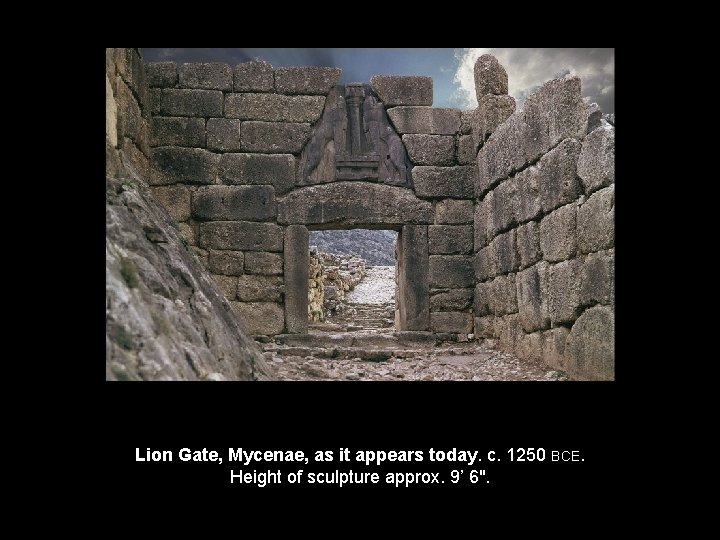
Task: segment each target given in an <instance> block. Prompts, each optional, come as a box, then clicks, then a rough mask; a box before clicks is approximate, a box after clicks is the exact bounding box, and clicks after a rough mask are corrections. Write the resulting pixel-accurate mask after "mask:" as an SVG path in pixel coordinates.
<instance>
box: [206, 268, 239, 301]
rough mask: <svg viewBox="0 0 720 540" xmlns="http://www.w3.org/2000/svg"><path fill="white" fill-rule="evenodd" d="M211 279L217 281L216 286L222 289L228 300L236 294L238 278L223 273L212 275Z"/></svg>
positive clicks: (232, 298)
mask: <svg viewBox="0 0 720 540" xmlns="http://www.w3.org/2000/svg"><path fill="white" fill-rule="evenodd" d="M212 278H213V281H214V282H215V283H217V286H218V287H219V288H220V290H221V291H222V293H223V295H225V298H227V299H228V300H234V299H235V296H236V295H237V282H238V278H237V277H235V276H223V275H215V274H213V275H212Z"/></svg>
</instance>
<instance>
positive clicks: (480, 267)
mask: <svg viewBox="0 0 720 540" xmlns="http://www.w3.org/2000/svg"><path fill="white" fill-rule="evenodd" d="M473 265H474V268H475V276H476V277H477V278H478V280H480V281H485V280H486V279H489V278H491V277H495V276H496V275H497V274H498V271H497V265H496V261H495V257H494V256H493V250H492V248H491V247H490V246H487V247H484V248H482V249H481V250H480V251H478V252H477V253H476V254H475V260H474V261H473Z"/></svg>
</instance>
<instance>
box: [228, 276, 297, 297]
mask: <svg viewBox="0 0 720 540" xmlns="http://www.w3.org/2000/svg"><path fill="white" fill-rule="evenodd" d="M237 287H238V288H237V299H238V300H241V301H243V302H282V300H283V295H284V292H285V288H284V287H283V278H282V277H280V276H259V275H252V274H246V275H242V276H240V277H239V278H238V286H237Z"/></svg>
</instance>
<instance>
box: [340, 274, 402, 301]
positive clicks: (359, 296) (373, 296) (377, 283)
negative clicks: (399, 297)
mask: <svg viewBox="0 0 720 540" xmlns="http://www.w3.org/2000/svg"><path fill="white" fill-rule="evenodd" d="M346 298H347V302H348V304H387V303H390V302H394V301H395V267H394V266H372V267H370V268H368V270H367V275H366V276H365V277H364V278H363V280H362V281H361V282H360V283H358V284H357V286H356V287H355V290H353V291H350V292H349V293H348V294H347V297H346Z"/></svg>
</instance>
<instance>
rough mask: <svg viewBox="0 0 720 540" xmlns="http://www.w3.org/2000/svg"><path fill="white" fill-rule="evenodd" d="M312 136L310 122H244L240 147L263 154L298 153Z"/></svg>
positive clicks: (245, 150) (246, 150) (241, 128)
mask: <svg viewBox="0 0 720 540" xmlns="http://www.w3.org/2000/svg"><path fill="white" fill-rule="evenodd" d="M309 137H310V124H307V123H286V122H259V121H248V122H242V124H241V126H240V148H241V149H242V150H243V151H244V152H258V153H261V154H297V153H299V152H300V150H302V148H303V146H305V143H306V142H307V140H308V138H309Z"/></svg>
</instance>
